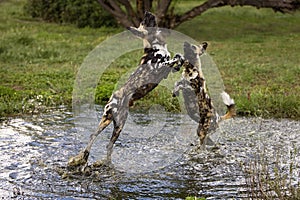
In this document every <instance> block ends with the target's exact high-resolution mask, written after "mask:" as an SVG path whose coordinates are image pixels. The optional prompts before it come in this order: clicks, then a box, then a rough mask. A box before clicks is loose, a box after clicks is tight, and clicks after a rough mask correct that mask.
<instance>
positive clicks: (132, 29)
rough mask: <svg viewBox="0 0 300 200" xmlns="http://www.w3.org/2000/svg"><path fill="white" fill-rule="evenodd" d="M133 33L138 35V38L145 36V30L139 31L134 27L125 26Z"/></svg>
mask: <svg viewBox="0 0 300 200" xmlns="http://www.w3.org/2000/svg"><path fill="white" fill-rule="evenodd" d="M127 29H128V30H129V31H130V32H131V33H132V34H133V35H135V36H137V37H139V38H144V37H145V36H146V33H145V31H141V30H139V29H137V28H135V27H128V28H127Z"/></svg>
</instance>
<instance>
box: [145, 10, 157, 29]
mask: <svg viewBox="0 0 300 200" xmlns="http://www.w3.org/2000/svg"><path fill="white" fill-rule="evenodd" d="M141 24H143V25H144V26H145V28H147V27H156V26H157V23H156V17H155V15H153V14H152V13H151V12H148V11H146V12H145V16H144V20H143V21H142V22H141Z"/></svg>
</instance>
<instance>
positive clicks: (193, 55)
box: [173, 42, 236, 144]
mask: <svg viewBox="0 0 300 200" xmlns="http://www.w3.org/2000/svg"><path fill="white" fill-rule="evenodd" d="M206 48H207V43H206V42H204V43H202V44H201V45H199V46H197V45H193V44H189V43H188V42H185V43H184V47H183V49H184V58H185V62H184V65H183V72H182V78H181V80H180V81H178V82H176V83H175V88H174V90H173V96H178V95H179V90H182V94H183V98H184V104H185V107H186V110H187V113H188V115H189V116H190V117H191V118H192V119H193V120H194V121H196V122H197V123H198V129H197V134H198V136H199V138H200V144H203V143H204V142H205V138H206V135H207V134H208V132H210V131H214V130H215V129H216V128H217V126H218V123H219V121H220V120H224V119H229V118H231V117H234V116H235V115H236V113H235V104H234V100H233V99H231V98H230V96H229V95H228V94H227V93H226V92H222V93H221V96H222V99H223V103H224V104H225V105H226V106H227V113H226V114H225V115H224V116H221V117H220V116H219V115H218V113H217V112H216V110H215V109H214V106H213V103H212V101H211V98H210V96H209V94H208V91H207V89H206V81H205V78H204V76H203V73H202V69H201V62H200V56H201V55H202V54H204V53H205V50H206Z"/></svg>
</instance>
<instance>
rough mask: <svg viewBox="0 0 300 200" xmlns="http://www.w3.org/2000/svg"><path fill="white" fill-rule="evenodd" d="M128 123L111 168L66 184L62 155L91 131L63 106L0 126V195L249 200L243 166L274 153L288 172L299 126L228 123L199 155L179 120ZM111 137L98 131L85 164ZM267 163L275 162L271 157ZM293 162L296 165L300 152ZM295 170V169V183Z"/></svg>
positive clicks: (185, 121) (188, 126)
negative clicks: (61, 171) (60, 172)
mask: <svg viewBox="0 0 300 200" xmlns="http://www.w3.org/2000/svg"><path fill="white" fill-rule="evenodd" d="M161 117H163V121H164V122H166V123H164V126H163V127H160V128H159V131H154V132H156V133H158V134H151V135H150V136H149V133H147V132H149V131H148V130H149V128H150V129H151V127H152V128H155V127H158V124H155V123H156V122H155V121H162V118H161ZM130 118H131V120H129V123H128V124H127V125H126V127H125V129H124V133H123V135H122V136H121V137H120V140H119V141H118V142H117V144H116V147H115V149H114V155H113V159H114V160H113V162H114V165H115V169H111V170H103V172H101V173H100V174H99V175H98V176H97V177H83V176H77V177H74V178H67V179H62V178H61V176H59V175H58V173H57V172H56V168H57V167H63V166H65V165H66V162H67V160H68V158H69V157H70V156H71V155H74V154H76V153H78V151H80V150H81V148H82V147H83V146H84V145H85V144H86V142H81V140H84V138H85V136H84V135H82V133H84V134H85V135H86V136H87V137H88V135H89V134H90V132H91V131H93V129H94V128H95V127H92V126H90V125H88V127H84V126H83V127H76V128H75V126H74V119H73V116H72V113H70V112H69V111H68V110H67V109H65V108H59V109H56V110H53V111H52V112H51V113H47V114H41V115H34V116H24V117H22V118H11V119H7V120H5V121H3V122H1V124H0V141H1V142H0V150H1V154H0V161H1V164H0V165H1V171H0V194H1V197H3V198H9V197H24V198H28V199H41V198H58V199H61V198H68V199H78V198H87V199H89V198H95V199H97V198H98V199H103V198H104V199H105V198H123V199H126V198H139V199H140V198H149V199H150V198H153V199H158V198H172V199H176V198H178V199H180V198H185V197H186V196H198V197H207V198H208V199H220V198H223V199H224V198H225V199H226V198H243V197H247V193H246V192H247V187H246V185H245V178H244V177H245V176H244V174H243V172H242V167H241V164H242V163H249V162H251V160H254V159H255V158H256V156H257V155H259V154H260V153H261V152H262V151H264V156H267V157H270V158H271V157H274V155H275V154H276V153H278V152H280V153H281V155H282V158H281V163H279V165H281V166H282V168H286V166H287V165H288V164H289V159H290V157H289V155H290V154H289V152H291V151H293V150H294V149H295V147H299V146H300V144H299V143H300V140H299V139H300V138H299V137H300V134H299V133H300V125H299V122H297V121H289V120H281V121H275V120H265V119H258V118H236V119H234V120H229V121H226V122H225V123H223V124H221V127H220V129H219V130H218V132H216V133H215V134H213V135H212V136H211V139H212V140H213V141H214V142H215V143H216V146H217V147H218V148H215V146H208V147H207V150H206V151H203V150H199V149H197V148H196V147H195V146H193V145H191V144H196V143H197V142H198V141H197V138H196V136H195V134H196V131H195V129H196V127H197V126H196V125H195V124H193V122H192V121H191V120H189V118H187V117H185V116H180V115H170V114H167V113H164V114H163V115H157V113H150V114H149V115H144V114H138V113H133V114H131V116H130ZM95 124H96V122H95ZM179 127H180V129H179ZM80 128H82V130H78V129H80ZM78 132H80V133H81V134H78ZM180 132H182V135H181V134H180ZM110 134H111V129H108V130H106V132H105V133H104V134H102V136H101V138H100V139H99V140H98V142H97V145H98V146H97V145H95V147H94V149H93V155H92V157H91V161H95V160H97V159H99V158H101V156H99V155H100V154H102V155H105V145H104V144H102V143H101V142H105V140H106V141H107V140H108V139H109V136H110ZM143 134H144V135H143ZM185 137H186V138H185ZM176 141H179V142H177V143H176ZM99 145H100V146H99ZM180 148H181V149H180ZM183 151H184V152H183ZM151 155H153V156H151ZM158 155H159V156H158ZM173 158H174V159H173ZM269 161H270V165H272V164H274V163H272V162H274V160H273V161H272V159H270V160H269ZM294 162H296V163H300V155H299V152H298V153H297V155H296V156H295V158H294ZM166 163H167V164H166ZM149 166H150V167H149ZM143 168H144V170H143ZM287 169H288V168H287ZM299 171H300V169H299V168H298V169H296V170H295V174H296V175H295V177H296V178H297V177H299V176H297V173H298V174H299ZM294 181H295V183H296V182H297V181H298V180H294Z"/></svg>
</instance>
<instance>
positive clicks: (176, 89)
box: [172, 80, 185, 97]
mask: <svg viewBox="0 0 300 200" xmlns="http://www.w3.org/2000/svg"><path fill="white" fill-rule="evenodd" d="M184 85H185V84H184V80H180V81H177V82H176V83H175V85H174V89H173V91H172V95H173V97H178V96H179V91H180V90H181V89H182V88H184Z"/></svg>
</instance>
